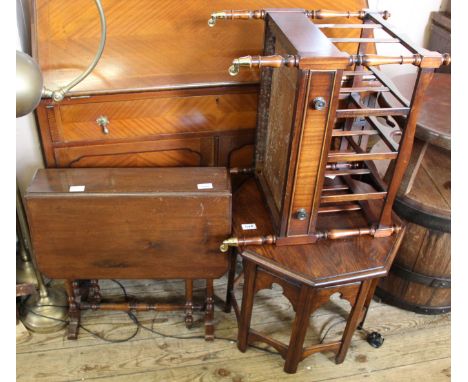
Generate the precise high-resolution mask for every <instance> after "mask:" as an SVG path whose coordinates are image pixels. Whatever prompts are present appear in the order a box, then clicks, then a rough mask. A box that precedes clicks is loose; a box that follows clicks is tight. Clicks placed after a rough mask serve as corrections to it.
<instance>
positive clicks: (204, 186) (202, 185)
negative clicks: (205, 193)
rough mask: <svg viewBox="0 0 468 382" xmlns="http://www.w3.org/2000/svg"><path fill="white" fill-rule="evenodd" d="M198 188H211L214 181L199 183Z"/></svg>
mask: <svg viewBox="0 0 468 382" xmlns="http://www.w3.org/2000/svg"><path fill="white" fill-rule="evenodd" d="M197 188H198V189H199V190H210V189H212V188H213V183H198V184H197Z"/></svg>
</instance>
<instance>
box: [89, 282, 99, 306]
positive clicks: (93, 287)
mask: <svg viewBox="0 0 468 382" xmlns="http://www.w3.org/2000/svg"><path fill="white" fill-rule="evenodd" d="M88 301H89V302H90V303H93V304H98V303H100V302H101V288H100V287H99V280H95V279H94V280H90V281H89V295H88Z"/></svg>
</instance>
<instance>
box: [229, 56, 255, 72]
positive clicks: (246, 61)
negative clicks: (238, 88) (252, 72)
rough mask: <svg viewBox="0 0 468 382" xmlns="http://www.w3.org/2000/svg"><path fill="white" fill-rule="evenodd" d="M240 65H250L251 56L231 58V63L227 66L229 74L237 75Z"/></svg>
mask: <svg viewBox="0 0 468 382" xmlns="http://www.w3.org/2000/svg"><path fill="white" fill-rule="evenodd" d="M241 66H247V67H249V68H251V67H252V56H245V57H239V58H235V59H234V60H232V65H231V66H230V67H229V74H230V75H231V76H237V75H238V74H239V71H240V67H241Z"/></svg>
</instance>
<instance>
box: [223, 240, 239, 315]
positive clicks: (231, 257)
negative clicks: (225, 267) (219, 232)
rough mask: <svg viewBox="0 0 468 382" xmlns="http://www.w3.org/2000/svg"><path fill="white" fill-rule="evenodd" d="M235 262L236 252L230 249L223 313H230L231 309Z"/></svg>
mask: <svg viewBox="0 0 468 382" xmlns="http://www.w3.org/2000/svg"><path fill="white" fill-rule="evenodd" d="M236 262H237V250H236V248H230V252H229V273H228V281H227V290H226V302H225V304H224V311H225V312H226V313H231V308H232V294H233V293H234V278H235V276H236Z"/></svg>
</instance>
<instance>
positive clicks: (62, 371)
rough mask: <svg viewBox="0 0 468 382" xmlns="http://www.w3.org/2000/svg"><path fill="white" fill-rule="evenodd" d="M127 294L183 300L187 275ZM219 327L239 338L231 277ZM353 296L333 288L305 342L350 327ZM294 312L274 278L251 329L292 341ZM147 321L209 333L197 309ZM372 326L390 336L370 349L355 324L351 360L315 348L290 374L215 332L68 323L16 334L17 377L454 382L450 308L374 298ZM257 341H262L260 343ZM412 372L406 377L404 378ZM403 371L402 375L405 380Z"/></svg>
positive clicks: (95, 319)
mask: <svg viewBox="0 0 468 382" xmlns="http://www.w3.org/2000/svg"><path fill="white" fill-rule="evenodd" d="M123 284H124V285H125V288H126V289H127V292H128V294H129V295H132V296H135V297H136V298H145V297H147V296H151V297H152V298H154V299H155V300H156V301H163V300H171V299H172V300H173V299H180V298H181V297H182V295H183V283H182V282H180V281H170V282H154V281H150V280H143V281H138V282H135V281H133V282H132V281H123ZM101 285H102V292H103V295H104V296H105V297H108V298H112V299H119V298H120V299H121V298H122V291H121V289H120V288H119V287H118V286H117V285H116V284H114V283H112V282H111V281H107V280H106V281H103V282H102V283H101ZM202 288H203V283H202V282H196V283H195V289H196V291H195V296H196V298H198V299H200V300H202V298H203V294H202ZM215 292H216V295H217V296H218V298H217V299H216V302H217V305H216V310H215V322H216V334H217V335H218V336H219V337H223V338H227V339H232V340H235V337H236V334H237V324H236V321H235V317H234V314H233V313H232V314H226V313H224V312H222V311H221V308H222V305H221V302H222V301H221V298H224V293H225V279H221V280H217V281H216V283H215ZM348 311H349V304H348V303H347V302H346V301H343V300H340V299H339V298H338V297H337V296H333V298H332V301H331V302H330V303H329V304H327V305H326V306H325V307H323V308H321V309H319V310H318V311H317V312H315V313H314V315H313V316H312V317H311V320H310V327H309V331H308V333H307V338H306V344H308V343H310V344H312V343H315V342H317V341H318V340H319V339H320V338H321V336H322V335H323V334H324V333H325V332H326V331H327V330H328V329H330V330H328V334H327V337H326V341H332V340H334V339H337V338H339V337H340V335H341V334H342V331H343V329H344V321H343V320H344V318H345V317H346V314H347V312H348ZM293 315H294V312H293V310H292V308H291V306H290V304H289V303H288V301H287V300H286V299H285V298H284V297H283V296H282V294H281V289H280V288H277V287H276V286H275V287H274V288H273V289H272V290H268V291H261V292H260V293H259V294H258V295H257V297H256V300H255V308H254V315H253V319H252V327H253V328H255V329H257V330H259V331H262V332H265V333H270V334H274V337H275V338H277V339H279V340H282V341H284V342H287V341H288V339H289V329H290V325H291V320H292V318H293ZM138 318H139V320H140V322H141V323H142V324H143V325H145V326H147V327H151V326H153V327H154V329H155V330H157V331H158V332H160V333H163V334H165V335H173V336H178V337H186V336H203V315H202V314H201V313H199V314H198V315H195V317H194V318H195V323H194V328H193V329H191V330H188V329H186V328H185V325H184V322H183V313H180V312H170V313H164V312H161V313H159V312H144V313H138ZM82 323H83V325H84V326H85V327H86V328H88V329H90V330H92V331H93V332H97V333H99V334H100V335H103V336H106V338H112V339H116V340H117V339H122V338H125V337H128V336H129V335H130V334H132V333H133V331H134V330H135V325H134V323H133V322H132V321H130V320H129V318H128V316H127V315H126V314H125V313H122V312H92V311H89V312H85V313H83V322H82ZM366 329H367V330H371V331H373V330H376V331H379V332H380V333H382V334H383V335H384V337H385V342H384V345H383V346H382V347H381V348H379V349H374V348H372V347H371V346H370V345H369V344H367V342H366V341H365V334H364V333H363V332H359V331H358V332H356V334H355V335H354V338H353V342H352V345H351V347H350V350H349V353H348V356H347V358H346V360H345V362H344V363H343V364H341V365H336V364H335V363H334V360H333V359H334V358H333V354H332V353H320V354H315V355H313V356H311V357H309V358H307V359H305V360H304V361H303V362H301V363H300V364H299V369H298V372H297V373H296V374H294V375H288V374H285V373H284V372H283V370H282V369H283V364H284V361H283V360H282V358H281V357H280V356H279V355H277V354H271V353H267V352H265V351H262V350H258V349H254V348H249V349H248V350H247V352H246V353H241V352H239V351H238V350H237V347H236V344H235V342H234V341H229V340H221V339H217V340H215V341H214V342H213V343H207V342H205V341H204V340H203V339H200V338H195V339H176V338H164V337H161V336H159V335H157V334H154V333H151V332H149V331H146V330H140V332H139V333H138V335H137V336H136V337H135V338H133V339H132V340H130V341H128V342H122V343H108V342H104V341H102V340H100V339H97V338H95V337H93V336H92V335H91V334H89V333H87V332H85V331H84V330H80V333H79V339H78V340H77V341H69V340H67V339H66V338H65V333H64V331H62V332H58V333H51V334H33V335H31V336H21V337H18V339H17V381H47V382H49V381H50V382H54V381H57V382H58V381H82V380H93V381H100V382H101V381H102V382H104V381H113V382H123V381H138V382H139V381H142V382H145V381H233V382H236V381H237V382H241V381H280V380H281V381H282V380H294V381H346V382H354V381H363V380H365V381H397V380H404V381H405V382H406V381H424V382H432V381H437V382H438V381H449V380H450V315H449V314H446V315H437V316H426V315H417V314H415V313H411V312H407V311H404V310H401V309H397V308H394V307H391V306H388V305H385V304H382V303H379V302H375V301H374V302H372V305H371V310H370V312H369V315H368V319H367V321H366ZM258 346H264V345H262V344H258ZM403 377H404V378H403ZM402 378H403V379H402Z"/></svg>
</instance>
